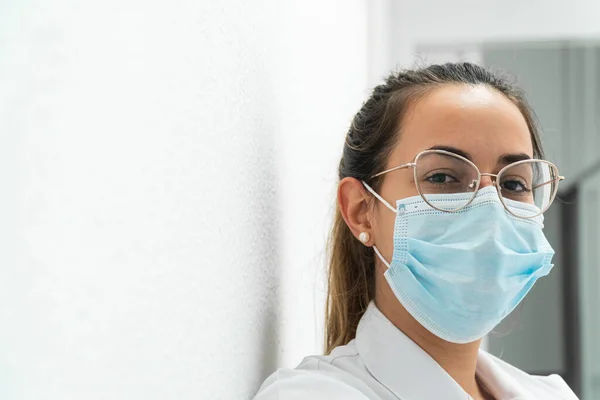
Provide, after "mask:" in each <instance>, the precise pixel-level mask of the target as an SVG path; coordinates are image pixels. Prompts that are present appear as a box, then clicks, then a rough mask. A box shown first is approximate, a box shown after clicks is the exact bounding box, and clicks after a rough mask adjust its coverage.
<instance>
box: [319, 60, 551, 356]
mask: <svg viewBox="0 0 600 400" xmlns="http://www.w3.org/2000/svg"><path fill="white" fill-rule="evenodd" d="M444 84H466V85H486V86H489V87H492V88H494V89H495V90H498V91H499V92H501V93H503V94H504V95H505V96H506V97H507V98H508V99H510V100H511V101H512V102H513V103H514V104H515V105H516V106H517V107H518V108H519V110H520V111H521V113H522V114H523V117H524V118H525V120H526V122H527V125H528V127H529V131H530V132H531V140H532V143H533V149H534V156H535V157H537V158H543V150H542V145H541V139H540V134H539V129H538V125H537V122H536V121H537V120H536V117H535V114H534V112H533V109H532V108H531V106H530V105H529V103H528V102H527V100H526V99H525V95H524V93H523V92H522V90H520V89H519V88H518V87H516V86H514V85H513V84H512V83H511V82H510V81H509V80H508V79H507V78H505V77H504V76H503V75H501V74H499V73H496V72H493V71H491V70H488V69H486V68H483V67H481V66H478V65H475V64H471V63H467V62H462V63H448V64H443V65H431V66H428V67H426V68H420V69H414V70H403V71H400V72H396V73H392V74H391V75H389V76H388V77H387V79H386V80H385V83H384V84H382V85H379V86H377V87H375V89H373V93H372V94H371V97H370V98H369V99H368V100H367V101H366V102H365V103H363V105H362V107H361V109H360V110H359V111H358V113H357V114H356V115H355V116H354V119H353V120H352V124H351V125H350V129H349V130H348V133H347V135H346V141H345V144H344V150H343V155H342V158H341V160H340V164H339V170H338V174H339V179H340V180H342V179H344V178H346V177H353V178H356V179H358V180H364V181H365V182H367V183H369V185H370V186H371V187H372V188H373V189H374V190H376V191H377V190H378V189H379V186H380V184H381V180H380V179H371V176H372V175H374V174H376V173H377V172H380V171H382V170H383V169H384V168H385V166H386V163H387V159H388V157H389V155H390V153H391V151H392V149H393V148H394V146H395V144H396V143H397V141H398V138H399V133H400V131H401V122H402V117H403V115H404V114H405V113H406V111H407V109H408V107H409V106H410V105H411V104H412V103H413V102H414V101H416V100H417V99H419V98H421V97H422V96H423V95H424V94H426V93H428V92H429V91H431V90H432V89H434V88H435V87H437V86H440V85H444ZM374 296H375V259H374V254H373V249H372V248H370V247H367V246H364V245H362V244H361V243H360V242H359V241H358V240H357V239H356V238H355V237H354V235H353V234H352V232H351V231H350V229H349V228H348V226H347V225H346V223H345V221H344V219H343V218H342V215H341V212H340V209H339V205H337V204H336V211H335V218H334V222H333V227H332V230H331V234H330V238H329V265H328V291H327V302H326V309H325V354H329V353H330V352H331V350H333V349H334V348H335V347H336V346H340V345H344V344H347V343H348V342H349V341H350V340H352V339H353V338H354V337H355V336H356V328H357V326H358V321H359V320H360V318H361V317H362V315H363V313H364V312H365V310H366V308H367V306H368V304H369V302H370V301H371V300H373V298H374Z"/></svg>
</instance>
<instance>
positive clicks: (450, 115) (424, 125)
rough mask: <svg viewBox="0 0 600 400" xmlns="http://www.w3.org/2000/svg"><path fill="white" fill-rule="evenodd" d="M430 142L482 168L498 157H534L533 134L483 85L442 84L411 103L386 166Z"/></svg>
mask: <svg viewBox="0 0 600 400" xmlns="http://www.w3.org/2000/svg"><path fill="white" fill-rule="evenodd" d="M434 146H447V147H454V148H457V149H460V150H462V151H464V152H465V153H469V154H471V155H472V157H473V160H472V161H473V162H474V163H475V164H476V165H477V166H478V167H480V168H484V170H486V169H487V168H493V167H494V166H495V165H496V163H497V160H498V159H499V158H500V157H501V156H502V155H506V154H518V153H525V154H528V155H529V156H530V157H533V144H532V141H531V134H530V132H529V128H528V126H527V122H526V121H525V118H524V117H523V115H522V114H521V112H520V110H519V109H518V108H517V106H516V105H515V104H513V103H512V101H511V100H509V99H508V98H507V97H506V96H504V95H503V94H502V93H500V92H498V91H496V90H495V89H493V88H489V87H487V86H483V85H478V86H472V85H443V86H440V87H438V88H435V89H433V90H431V91H430V92H429V93H427V94H426V95H425V96H423V97H422V98H421V99H419V100H417V101H416V102H414V103H413V104H412V105H411V106H410V108H409V110H408V111H407V113H406V114H405V115H404V118H403V120H402V122H401V132H400V139H399V141H398V144H397V146H396V148H395V149H394V151H393V153H392V155H391V157H390V160H389V162H388V165H390V164H398V163H405V162H408V161H411V160H413V159H414V157H415V156H416V155H417V154H418V153H419V152H421V151H423V150H426V149H429V148H431V147H434Z"/></svg>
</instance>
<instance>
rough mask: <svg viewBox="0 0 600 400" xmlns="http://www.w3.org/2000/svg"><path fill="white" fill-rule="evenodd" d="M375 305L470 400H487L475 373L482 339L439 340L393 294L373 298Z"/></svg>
mask: <svg viewBox="0 0 600 400" xmlns="http://www.w3.org/2000/svg"><path fill="white" fill-rule="evenodd" d="M392 296H393V294H392ZM376 304H377V307H378V308H379V309H380V310H381V312H382V313H383V314H384V315H385V316H386V317H387V318H388V319H389V320H390V321H391V322H392V323H393V324H394V325H395V326H396V327H397V328H398V329H400V330H401V331H402V332H403V333H404V334H405V335H406V336H408V337H409V338H410V339H411V340H412V341H413V342H415V343H416V344H417V345H418V346H419V347H421V348H422V349H423V350H424V351H425V352H426V353H427V354H429V355H430V356H431V358H433V359H434V360H435V361H436V362H437V363H438V364H439V365H440V367H442V368H443V369H444V370H445V371H446V372H447V373H448V375H450V376H451V377H452V379H454V381H456V383H458V384H459V385H460V386H461V387H462V388H463V390H464V391H465V392H467V393H468V394H469V395H470V396H471V397H472V398H473V399H486V397H485V395H484V393H483V391H482V390H481V388H480V386H479V385H478V383H477V379H476V372H475V370H476V367H477V356H478V352H479V346H480V344H481V340H477V341H475V342H472V343H466V344H457V343H451V342H447V341H445V340H443V339H440V338H439V337H437V336H435V335H434V334H432V333H431V332H429V331H428V330H427V329H425V328H424V327H423V326H422V325H421V324H419V322H418V321H417V320H415V319H414V318H413V317H412V316H411V315H410V314H409V313H408V311H406V309H405V308H404V307H403V306H402V305H401V304H400V303H399V302H398V300H397V299H396V298H395V296H394V298H393V299H385V300H382V301H377V300H376Z"/></svg>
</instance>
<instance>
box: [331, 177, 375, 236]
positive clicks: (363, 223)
mask: <svg viewBox="0 0 600 400" xmlns="http://www.w3.org/2000/svg"><path fill="white" fill-rule="evenodd" d="M370 200H371V199H370V196H369V195H368V192H367V191H366V190H365V188H364V187H363V185H362V183H361V182H360V181H359V180H358V179H355V178H344V179H342V180H341V181H340V184H339V185H338V192H337V201H338V207H339V208H340V212H341V214H342V217H343V218H344V221H346V225H348V228H350V231H352V234H353V235H354V237H356V238H357V239H358V238H359V236H360V234H361V233H363V232H364V233H367V234H370V233H371V221H370V218H371V212H370V208H369V203H370Z"/></svg>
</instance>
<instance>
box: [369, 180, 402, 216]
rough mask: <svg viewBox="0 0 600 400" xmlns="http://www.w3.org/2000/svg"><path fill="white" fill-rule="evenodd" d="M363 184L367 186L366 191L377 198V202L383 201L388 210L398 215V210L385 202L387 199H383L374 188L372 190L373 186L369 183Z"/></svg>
mask: <svg viewBox="0 0 600 400" xmlns="http://www.w3.org/2000/svg"><path fill="white" fill-rule="evenodd" d="M362 184H363V185H365V189H367V190H368V191H369V192H370V193H371V194H372V195H373V196H375V198H377V200H379V201H381V202H382V203H383V204H384V205H385V206H386V207H387V208H389V209H390V210H391V211H392V212H393V213H394V214H398V210H396V209H395V208H394V207H392V206H391V205H390V203H388V202H387V201H385V199H384V198H383V197H381V196H380V195H379V194H378V193H377V192H376V191H374V190H373V188H371V186H369V185H368V184H367V182H365V181H362Z"/></svg>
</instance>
